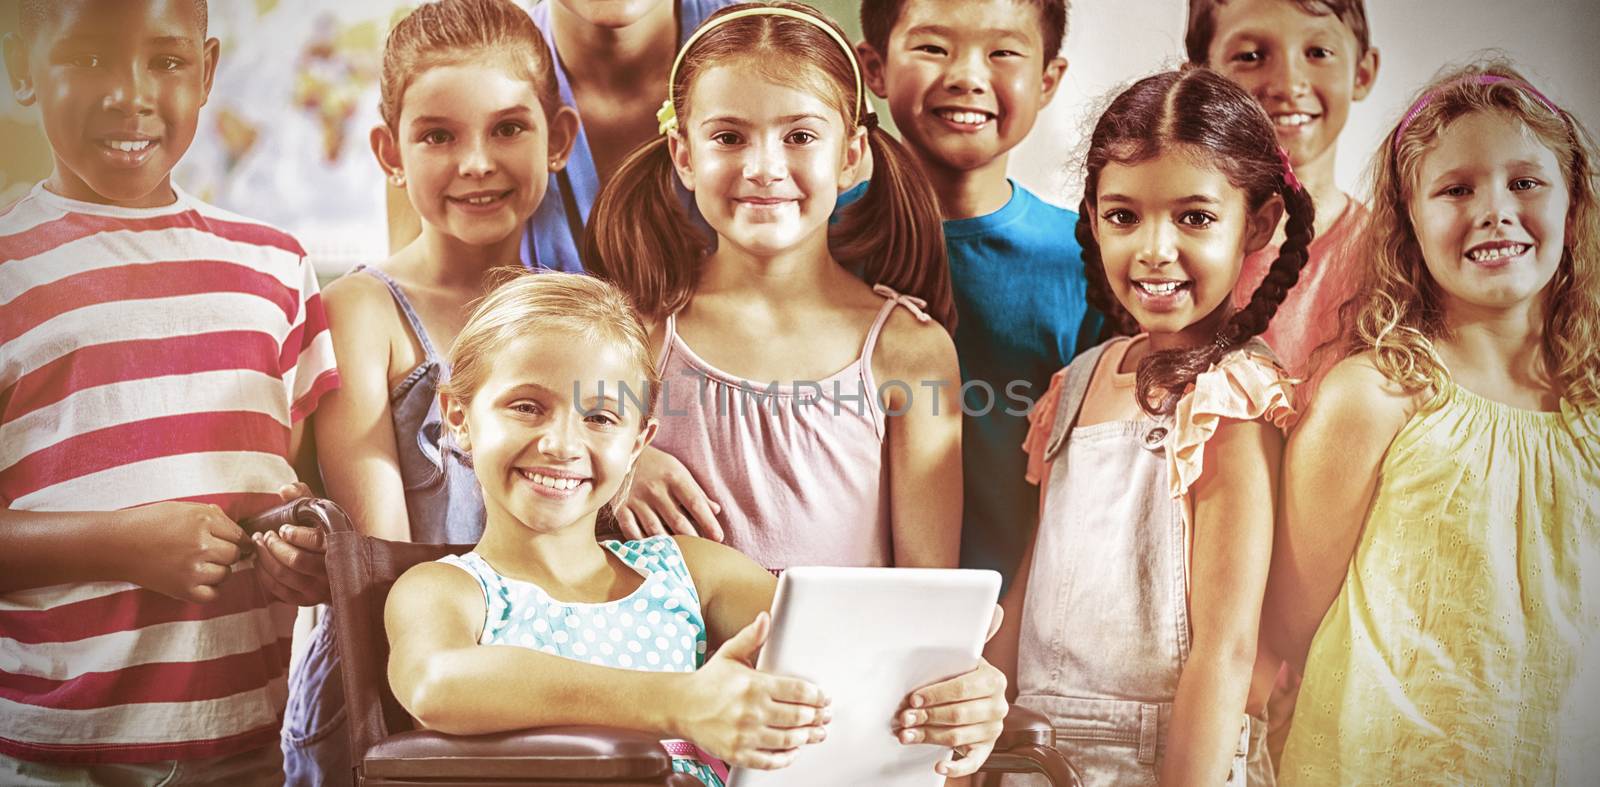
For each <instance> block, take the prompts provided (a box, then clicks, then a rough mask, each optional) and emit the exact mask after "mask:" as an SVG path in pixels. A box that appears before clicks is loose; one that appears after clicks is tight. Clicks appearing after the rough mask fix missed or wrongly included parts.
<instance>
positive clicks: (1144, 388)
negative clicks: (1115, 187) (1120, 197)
mask: <svg viewBox="0 0 1600 787" xmlns="http://www.w3.org/2000/svg"><path fill="white" fill-rule="evenodd" d="M1172 146H1182V147H1184V148H1187V149H1188V150H1191V151H1194V152H1196V153H1199V154H1202V155H1203V156H1204V158H1205V160H1206V161H1208V162H1209V163H1210V164H1211V165H1212V166H1215V167H1216V168H1217V169H1218V170H1220V171H1221V172H1222V173H1223V174H1224V175H1225V176H1227V178H1228V182H1229V183H1230V184H1232V185H1233V186H1234V187H1235V188H1238V189H1240V190H1241V191H1243V192H1244V194H1245V202H1246V204H1247V206H1248V207H1249V209H1250V210H1251V211H1255V210H1257V209H1259V208H1260V207H1261V206H1262V205H1264V204H1266V202H1267V201H1268V200H1269V199H1271V198H1272V197H1274V196H1278V197H1280V198H1281V199H1282V200H1283V205H1284V212H1285V214H1286V215H1287V217H1288V222H1287V224H1286V226H1285V239H1284V242H1283V245H1282V246H1281V247H1280V248H1279V250H1278V258H1277V259H1276V260H1274V261H1273V263H1272V266H1271V267H1270V268H1269V269H1268V271H1267V276H1266V278H1265V279H1264V280H1263V281H1262V282H1261V285H1260V286H1259V287H1257V288H1256V291H1255V293H1254V294H1253V295H1251V296H1250V302H1249V303H1247V304H1246V305H1245V306H1244V308H1242V309H1240V310H1239V311H1238V312H1236V313H1234V314H1232V315H1231V316H1229V318H1228V319H1227V320H1226V321H1224V322H1223V324H1222V327H1221V328H1219V329H1218V330H1217V334H1216V336H1215V337H1214V339H1213V341H1211V342H1208V343H1206V344H1204V345H1202V346H1199V347H1189V348H1181V349H1173V350H1161V351H1158V352H1153V353H1150V354H1149V355H1147V356H1146V357H1145V358H1144V359H1143V360H1141V361H1140V362H1139V368H1138V376H1137V388H1136V392H1137V398H1138V401H1139V406H1140V407H1142V408H1144V409H1145V410H1146V411H1147V412H1149V413H1151V414H1154V415H1166V414H1169V413H1171V412H1172V411H1173V409H1175V408H1176V407H1177V404H1178V399H1179V398H1181V397H1182V396H1183V394H1184V393H1185V392H1187V391H1188V389H1189V386H1190V385H1192V384H1194V381H1195V378H1197V377H1199V376H1200V375H1201V374H1202V373H1203V372H1205V371H1206V370H1207V369H1210V368H1211V367H1212V365H1214V364H1216V363H1217V361H1219V360H1221V359H1222V356H1224V355H1226V354H1227V353H1228V352H1229V351H1231V350H1234V349H1236V348H1238V347H1239V346H1240V345H1242V344H1244V343H1245V342H1247V341H1249V340H1250V339H1251V338H1253V337H1255V336H1258V335H1260V334H1261V332H1262V331H1265V330H1266V329H1267V324H1268V323H1270V322H1271V321H1272V315H1273V314H1275V313H1276V312H1277V311H1278V306H1279V305H1280V304H1282V303H1283V299H1284V296H1285V295H1287V294H1288V293H1289V290H1290V289H1291V288H1293V287H1294V285H1295V282H1297V281H1299V279H1300V269H1301V268H1303V267H1304V266H1305V264H1306V260H1307V258H1308V256H1309V249H1310V246H1311V239H1312V236H1313V234H1314V230H1313V228H1312V223H1313V221H1314V220H1315V217H1316V211H1315V208H1314V206H1313V205H1312V202H1311V195H1309V194H1307V193H1306V190H1305V188H1304V187H1302V186H1301V185H1300V183H1299V181H1297V180H1296V179H1295V177H1294V173H1293V172H1292V171H1291V170H1290V168H1289V164H1288V159H1287V157H1286V156H1285V155H1284V154H1283V152H1282V150H1281V149H1280V148H1279V147H1278V138H1277V135H1276V133H1275V132H1274V131H1273V128H1272V121H1271V120H1269V119H1268V118H1267V115H1266V112H1265V111H1264V110H1263V109H1262V108H1261V105H1260V104H1258V103H1257V102H1256V100H1255V99H1254V98H1251V97H1250V94H1248V93H1246V92H1245V91H1244V90H1243V89H1242V88H1240V87H1239V86H1238V85H1236V84H1234V83H1233V82H1232V81H1230V80H1228V79H1227V78H1226V77H1223V76H1221V75H1219V74H1217V73H1216V72H1214V71H1212V70H1210V69H1209V68H1205V67H1202V66H1194V65H1187V66H1184V67H1183V68H1181V69H1178V70H1176V71H1167V72H1163V73H1160V74H1156V75H1155V76H1151V77H1146V78H1144V79H1142V80H1139V81H1138V82H1135V83H1134V84H1133V86H1131V87H1129V88H1128V89H1127V90H1124V91H1123V92H1122V93H1121V94H1120V95H1118V96H1117V97H1116V99H1115V100H1113V101H1112V102H1111V105H1110V106H1109V107H1107V108H1106V111H1105V113H1104V114H1102V115H1101V116H1100V119H1099V121H1098V122H1096V123H1095V127H1094V133H1093V135H1092V136H1091V137H1090V140H1089V153H1088V156H1087V161H1086V163H1085V170H1086V177H1085V184H1084V190H1083V194H1084V197H1083V203H1082V204H1081V205H1080V206H1079V210H1078V225H1077V227H1076V230H1075V233H1076V235H1077V239H1078V243H1079V245H1081V246H1082V247H1083V264H1084V271H1085V274H1086V276H1087V279H1088V299H1089V303H1090V305H1092V306H1094V307H1095V308H1097V309H1099V310H1100V311H1101V313H1103V314H1105V315H1106V319H1107V325H1108V327H1109V328H1111V329H1112V330H1114V331H1115V332H1117V333H1120V334H1124V335H1128V334H1133V333H1136V332H1137V331H1138V330H1139V326H1138V323H1137V322H1136V321H1135V320H1134V318H1133V315H1132V314H1130V313H1129V312H1128V310H1127V309H1125V308H1123V307H1122V304H1121V303H1119V302H1118V301H1117V300H1116V298H1115V296H1114V295H1113V294H1112V290H1111V285H1110V282H1109V281H1108V280H1107V278H1106V269H1105V264H1104V261H1103V260H1102V259H1101V257H1100V244H1099V242H1098V241H1097V240H1095V237H1094V233H1093V231H1092V227H1093V224H1092V222H1094V221H1095V216H1096V214H1095V205H1094V201H1095V197H1096V193H1097V192H1096V187H1097V186H1098V184H1099V179H1100V173H1101V171H1102V170H1104V169H1105V166H1106V164H1108V163H1112V162H1116V163H1119V164H1134V163H1137V162H1141V161H1147V160H1149V159H1152V158H1155V157H1156V156H1158V155H1159V154H1160V153H1161V152H1162V151H1163V150H1165V149H1168V148H1170V147H1172Z"/></svg>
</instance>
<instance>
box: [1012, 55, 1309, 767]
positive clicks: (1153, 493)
mask: <svg viewBox="0 0 1600 787" xmlns="http://www.w3.org/2000/svg"><path fill="white" fill-rule="evenodd" d="M1286 161H1287V159H1286V157H1285V156H1284V155H1283V153H1282V151H1281V150H1280V149H1279V147H1278V142H1277V139H1276V137H1275V135H1274V133H1273V127H1272V123H1271V121H1269V120H1268V119H1267V116H1266V114H1265V113H1264V112H1263V111H1262V109H1261V107H1260V105H1259V104H1257V103H1256V102H1255V101H1254V100H1253V99H1252V98H1251V97H1250V95H1249V94H1247V93H1245V92H1244V91H1243V90H1242V89H1241V88H1239V87H1238V86H1237V85H1235V84H1233V83H1232V82H1230V81H1228V80H1227V79H1225V78H1223V77H1221V76H1218V75H1217V74H1216V73H1214V72H1212V71H1210V70H1208V69H1205V68H1200V67H1185V68H1184V69H1182V70H1179V71H1170V72H1166V73H1162V74H1158V75H1156V76H1152V77H1148V78H1146V79H1144V80H1141V81H1139V82H1137V83H1135V84H1134V85H1133V86H1132V87H1130V88H1128V89H1127V90H1126V91H1124V92H1123V93H1122V94H1121V95H1119V96H1118V97H1117V98H1116V99H1115V100H1114V101H1113V102H1112V103H1111V105H1110V106H1109V107H1108V108H1107V109H1106V111H1105V114H1104V115H1102V116H1101V118H1100V120H1099V122H1098V123H1097V124H1096V126H1095V129H1094V133H1093V135H1092V137H1091V139H1090V148H1089V153H1088V157H1087V162H1086V168H1087V181H1086V183H1085V187H1084V200H1083V205H1082V208H1081V209H1080V211H1079V223H1078V237H1079V240H1080V242H1081V243H1082V245H1083V250H1084V263H1085V266H1084V267H1085V270H1086V271H1087V273H1088V278H1089V298H1090V302H1091V303H1093V304H1094V305H1095V306H1096V308H1099V309H1100V310H1101V311H1102V312H1103V313H1105V314H1106V315H1107V316H1108V317H1109V318H1110V319H1113V320H1115V321H1116V322H1117V324H1118V326H1119V327H1120V328H1121V329H1122V332H1124V333H1135V334H1136V335H1133V336H1123V337H1119V338H1115V339H1112V340H1111V341H1109V342H1107V343H1105V344H1102V345H1100V346H1099V347H1097V348H1095V349H1092V350H1090V351H1088V352H1086V353H1084V354H1083V355H1081V356H1079V357H1078V358H1077V359H1076V360H1075V361H1073V363H1072V365H1070V366H1068V367H1067V368H1066V369H1064V370H1062V371H1061V372H1059V373H1057V374H1056V375H1055V377H1054V379H1053V380H1052V383H1051V387H1050V390H1049V392H1048V393H1046V394H1045V396H1044V398H1043V399H1041V400H1040V401H1039V404H1038V406H1036V407H1035V409H1034V412H1033V413H1032V414H1031V416H1030V418H1031V419H1032V422H1033V424H1032V429H1031V431H1030V433H1029V435H1028V438H1027V440H1026V442H1025V443H1024V450H1025V451H1027V452H1028V455H1029V460H1028V465H1029V470H1028V480H1030V481H1032V482H1034V483H1037V484H1038V485H1039V488H1040V495H1041V499H1040V518H1039V527H1038V529H1037V531H1036V533H1035V536H1034V542H1033V544H1032V545H1031V546H1030V548H1029V550H1028V552H1027V554H1026V555H1025V556H1024V557H1023V559H1022V564H1021V566H1020V568H1019V570H1018V573H1017V578H1016V580H1015V583H1014V584H1013V585H1012V587H1011V589H1010V591H1009V592H1008V593H1007V594H1006V598H1005V602H1004V605H1005V607H1006V611H1007V614H1006V615H1005V624H1006V625H1005V626H1004V627H1003V628H1002V630H1001V633H1000V634H999V635H997V636H996V638H995V640H994V644H992V645H991V646H990V654H989V659H990V661H991V662H992V663H994V664H995V665H996V666H999V667H1001V669H1002V670H1007V671H1008V675H1009V676H1010V677H1012V678H1013V680H1012V681H1011V685H1014V686H1016V689H1017V698H1016V702H1017V704H1019V705H1023V706H1027V707H1030V708H1033V709H1034V710H1036V711H1039V712H1041V713H1044V714H1045V715H1047V716H1049V717H1050V719H1051V722H1052V724H1053V726H1054V727H1055V728H1056V746H1057V747H1058V748H1060V749H1061V750H1062V751H1063V753H1065V754H1066V756H1067V757H1068V758H1069V759H1070V760H1071V761H1072V763H1073V765H1074V766H1075V767H1076V768H1077V769H1078V771H1079V774H1080V776H1081V777H1082V779H1083V783H1084V784H1085V785H1088V786H1089V787H1094V786H1095V785H1113V784H1115V785H1127V784H1135V785H1154V784H1156V783H1157V779H1158V777H1159V780H1160V782H1161V783H1163V784H1219V783H1222V782H1223V780H1224V779H1227V780H1228V783H1230V784H1246V783H1249V784H1270V783H1272V774H1271V767H1270V763H1268V762H1267V759H1266V751H1265V743H1266V725H1265V723H1264V721H1262V719H1261V715H1262V711H1263V709H1264V707H1265V705H1266V700H1267V696H1268V692H1269V691H1270V689H1271V684H1272V677H1273V670H1271V669H1266V670H1260V671H1256V670H1254V669H1253V667H1254V665H1255V662H1256V657H1257V653H1256V639H1257V631H1258V624H1259V621H1260V617H1261V600H1262V593H1263V590H1264V588H1265V586H1266V580H1267V569H1268V565H1269V562H1270V560H1271V553H1272V531H1273V511H1274V499H1275V496H1276V490H1277V480H1278V465H1279V460H1280V456H1281V453H1282V450H1283V435H1282V432H1281V430H1282V429H1283V428H1284V427H1285V426H1286V425H1287V423H1288V421H1289V419H1290V418H1291V416H1292V410H1291V393H1292V392H1291V383H1292V381H1291V380H1289V379H1288V378H1287V376H1286V375H1285V373H1284V371H1283V370H1282V368H1281V367H1280V366H1279V365H1278V363H1277V361H1276V360H1275V359H1274V357H1273V355H1272V351H1271V350H1270V349H1268V347H1267V346H1266V344H1265V343H1263V342H1262V341H1261V340H1260V338H1258V337H1259V334H1260V333H1261V331H1262V330H1263V329H1264V328H1266V326H1267V323H1268V321H1269V320H1271V319H1272V314H1273V312H1274V311H1275V310H1276V309H1277V307H1278V304H1279V303H1281V302H1282V301H1283V297H1284V294H1285V293H1286V292H1288V290H1289V289H1290V288H1291V287H1293V286H1294V283H1295V280H1296V278H1297V277H1298V274H1299V270H1300V267H1301V266H1302V265H1304V264H1305V260H1306V249H1307V246H1308V245H1309V244H1310V242H1311V236H1312V229H1311V227H1312V217H1313V211H1312V205H1311V199H1310V197H1309V196H1308V195H1307V194H1306V192H1305V190H1304V189H1303V188H1301V186H1300V184H1299V183H1298V182H1297V181H1296V180H1295V178H1294V174H1293V172H1292V171H1291V170H1290V169H1289V167H1288V165H1287V163H1286ZM1285 214H1287V228H1288V234H1287V240H1286V241H1285V243H1284V244H1283V245H1282V247H1281V250H1280V252H1279V256H1278V258H1277V260H1276V261H1275V262H1274V263H1273V264H1272V267H1271V270H1270V272H1269V273H1268V275H1267V276H1266V277H1265V280H1264V281H1263V283H1262V284H1261V286H1260V287H1259V288H1258V289H1257V290H1256V292H1255V294H1254V295H1253V297H1252V298H1251V299H1250V301H1249V303H1248V304H1247V305H1246V306H1245V307H1244V308H1242V309H1240V310H1239V311H1237V312H1235V311H1234V308H1233V304H1232V299H1231V293H1232V292H1233V289H1234V286H1235V284H1236V283H1237V280H1238V278H1239V275H1240V270H1241V268H1242V266H1243V261H1244V258H1245V255H1247V254H1249V253H1251V252H1253V251H1256V250H1257V249H1260V248H1261V247H1263V246H1264V245H1266V244H1267V243H1268V242H1269V241H1270V240H1271V238H1272V235H1273V232H1274V230H1275V229H1276V228H1277V226H1278V222H1279V219H1280V218H1282V217H1283V216H1284V215H1285ZM1257 673H1259V675H1258V676H1257ZM1257 677H1258V679H1253V678H1257Z"/></svg>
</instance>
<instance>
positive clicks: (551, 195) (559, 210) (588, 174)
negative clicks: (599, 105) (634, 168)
mask: <svg viewBox="0 0 1600 787" xmlns="http://www.w3.org/2000/svg"><path fill="white" fill-rule="evenodd" d="M677 2H678V46H680V47H681V46H683V42H684V40H685V39H687V38H688V37H689V36H690V34H692V33H694V30H695V28H697V27H699V26H700V23H701V22H704V21H705V19H706V17H708V16H710V15H711V14H712V13H714V12H715V11H716V10H717V9H719V8H723V7H724V6H730V5H733V4H734V3H736V2H739V0H677ZM528 15H529V16H531V17H533V23H534V24H535V25H537V26H538V27H539V30H540V32H542V33H544V42H545V44H546V45H547V46H549V47H550V51H551V52H555V51H556V40H555V36H554V35H553V34H552V33H551V32H550V0H545V1H544V2H542V3H539V4H538V5H536V6H534V7H533V8H532V9H531V10H529V12H528ZM556 83H557V85H558V86H559V87H560V89H561V102H562V103H563V104H566V105H567V106H569V107H576V106H578V102H577V101H576V100H574V99H573V97H572V83H571V82H569V81H568V80H567V69H566V66H564V65H563V64H562V62H561V57H560V55H559V54H558V55H557V57H556ZM666 97H667V86H666V85H662V86H661V98H662V99H666ZM599 194H600V172H599V170H597V169H596V168H595V165H594V154H593V153H591V152H590V151H589V135H588V134H586V133H585V132H584V130H583V128H582V127H581V126H580V127H579V128H578V138H577V139H576V140H575V141H574V142H573V143H572V154H571V155H570V156H568V157H567V166H566V167H565V168H563V169H562V170H561V171H560V172H552V173H550V186H549V188H548V189H547V190H546V191H545V193H544V201H542V202H540V203H539V208H538V209H537V210H535V211H534V213H533V217H532V218H530V219H528V223H527V225H526V226H525V227H523V231H522V263H523V264H524V265H527V266H528V267H530V268H549V269H551V270H558V271H570V272H574V273H582V272H583V262H582V260H580V259H579V257H578V248H579V246H581V245H582V243H583V228H584V226H585V225H586V224H587V222H588V221H589V208H590V207H591V206H593V205H594V200H595V197H596V196H598V195H599ZM691 204H692V203H691Z"/></svg>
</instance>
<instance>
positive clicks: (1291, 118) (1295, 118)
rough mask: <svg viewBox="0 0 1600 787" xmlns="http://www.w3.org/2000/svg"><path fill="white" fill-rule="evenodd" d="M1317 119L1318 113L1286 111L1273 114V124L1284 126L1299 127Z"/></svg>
mask: <svg viewBox="0 0 1600 787" xmlns="http://www.w3.org/2000/svg"><path fill="white" fill-rule="evenodd" d="M1316 119H1317V116H1316V115H1312V114H1309V113H1306V112H1285V113H1282V114H1275V115H1273V116H1272V122H1273V124H1274V125H1277V126H1280V127H1284V128H1299V127H1300V126H1304V125H1306V124H1308V123H1310V122H1311V121H1313V120H1316Z"/></svg>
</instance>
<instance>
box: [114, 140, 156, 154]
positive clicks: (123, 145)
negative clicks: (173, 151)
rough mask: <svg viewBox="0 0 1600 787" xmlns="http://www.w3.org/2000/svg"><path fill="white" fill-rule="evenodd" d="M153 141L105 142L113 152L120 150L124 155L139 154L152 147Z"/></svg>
mask: <svg viewBox="0 0 1600 787" xmlns="http://www.w3.org/2000/svg"><path fill="white" fill-rule="evenodd" d="M152 141H153V140H148V139H108V140H106V141H105V145H106V147H108V148H111V149H112V150H120V151H122V152H123V153H137V152H139V151H141V150H144V149H145V148H148V147H150V143H151V142H152Z"/></svg>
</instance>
